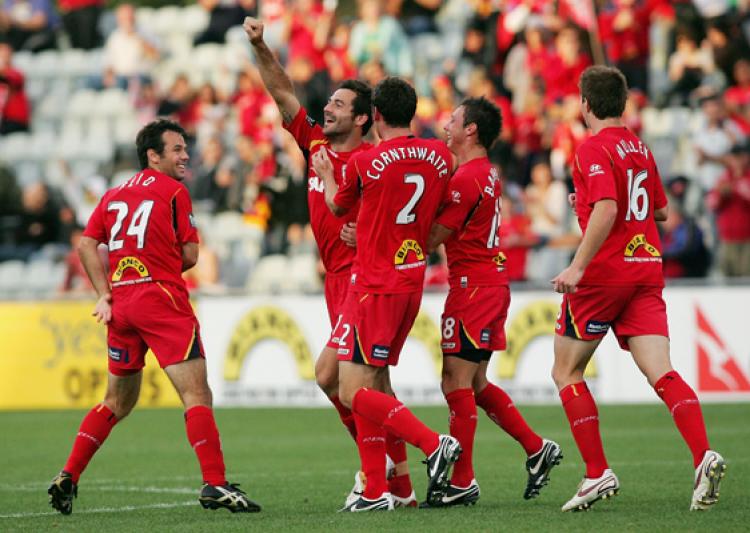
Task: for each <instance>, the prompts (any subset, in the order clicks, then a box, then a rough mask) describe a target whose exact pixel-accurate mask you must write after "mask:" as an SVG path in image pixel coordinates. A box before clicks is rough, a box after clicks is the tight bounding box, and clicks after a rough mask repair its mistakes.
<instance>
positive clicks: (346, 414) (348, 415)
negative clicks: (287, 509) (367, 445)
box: [329, 395, 357, 442]
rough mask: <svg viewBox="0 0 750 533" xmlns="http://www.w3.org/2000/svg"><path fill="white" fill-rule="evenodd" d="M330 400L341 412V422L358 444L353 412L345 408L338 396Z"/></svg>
mask: <svg viewBox="0 0 750 533" xmlns="http://www.w3.org/2000/svg"><path fill="white" fill-rule="evenodd" d="M329 400H331V403H332V404H333V406H334V407H335V408H336V410H337V411H338V412H339V418H341V422H342V423H343V424H344V425H345V426H346V429H348V430H349V434H350V435H351V436H352V438H353V439H354V440H355V442H356V440H357V425H356V424H355V423H354V415H353V414H352V410H351V409H349V408H348V407H347V406H345V405H344V404H343V403H341V400H340V399H339V397H338V395H337V396H331V397H330V398H329Z"/></svg>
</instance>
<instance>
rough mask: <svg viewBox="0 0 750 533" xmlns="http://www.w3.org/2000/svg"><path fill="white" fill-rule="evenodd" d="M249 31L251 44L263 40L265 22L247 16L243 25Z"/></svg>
mask: <svg viewBox="0 0 750 533" xmlns="http://www.w3.org/2000/svg"><path fill="white" fill-rule="evenodd" d="M242 27H243V28H244V30H245V33H247V38H248V39H249V40H250V44H258V43H261V42H263V23H262V22H261V21H259V20H258V19H256V18H253V17H245V23H244V24H243V25H242Z"/></svg>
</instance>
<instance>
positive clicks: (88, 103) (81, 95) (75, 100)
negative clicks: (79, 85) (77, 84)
mask: <svg viewBox="0 0 750 533" xmlns="http://www.w3.org/2000/svg"><path fill="white" fill-rule="evenodd" d="M97 99H98V95H97V93H96V91H92V90H91V89H81V90H79V91H76V92H75V93H73V95H72V97H71V98H70V102H69V104H68V113H67V115H68V116H69V117H78V118H88V117H90V116H91V111H92V110H93V109H95V108H96V103H97Z"/></svg>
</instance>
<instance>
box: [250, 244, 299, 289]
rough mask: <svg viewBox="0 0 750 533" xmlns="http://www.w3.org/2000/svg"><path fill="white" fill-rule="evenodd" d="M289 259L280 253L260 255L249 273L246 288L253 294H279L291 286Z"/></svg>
mask: <svg viewBox="0 0 750 533" xmlns="http://www.w3.org/2000/svg"><path fill="white" fill-rule="evenodd" d="M288 267H289V259H288V258H287V256H285V255H282V254H274V255H267V256H265V257H261V258H260V261H258V264H257V265H256V267H255V269H254V270H253V271H252V272H251V273H250V277H249V279H248V282H247V290H248V291H250V292H251V293H253V294H279V293H282V292H285V291H286V290H288V289H289V288H290V287H291V283H290V280H289V272H288Z"/></svg>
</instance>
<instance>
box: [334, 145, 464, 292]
mask: <svg viewBox="0 0 750 533" xmlns="http://www.w3.org/2000/svg"><path fill="white" fill-rule="evenodd" d="M452 167H453V164H452V156H451V153H450V151H449V150H448V147H447V146H446V145H445V144H444V143H443V142H441V141H437V140H434V139H419V138H416V137H412V136H409V137H398V138H395V139H390V140H388V141H383V142H382V143H380V144H379V145H378V146H376V147H374V148H370V149H369V150H367V151H365V152H360V153H358V154H356V155H355V156H354V157H353V158H352V161H351V163H350V164H349V165H348V166H347V169H346V173H345V174H344V181H343V183H342V185H341V186H340V188H339V191H338V194H337V195H336V197H335V198H334V202H335V203H336V205H338V206H340V207H343V208H351V207H352V206H355V205H357V202H358V200H359V198H360V196H361V197H362V203H361V206H360V209H359V218H358V219H357V254H356V257H355V259H354V266H353V268H352V272H353V273H354V276H353V286H354V287H355V288H356V289H357V290H360V291H366V292H375V293H388V294H393V293H402V292H415V291H419V292H421V291H422V283H423V280H424V271H425V265H426V263H427V256H426V254H427V252H426V245H427V237H428V236H429V234H430V228H431V227H432V223H433V221H434V219H435V214H436V213H437V210H438V207H439V206H440V203H441V201H442V199H443V196H444V195H445V189H446V187H447V185H448V179H449V178H450V175H451V172H452V169H453V168H452Z"/></svg>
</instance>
